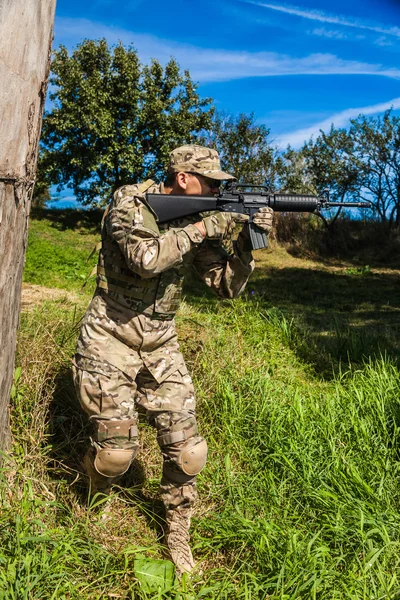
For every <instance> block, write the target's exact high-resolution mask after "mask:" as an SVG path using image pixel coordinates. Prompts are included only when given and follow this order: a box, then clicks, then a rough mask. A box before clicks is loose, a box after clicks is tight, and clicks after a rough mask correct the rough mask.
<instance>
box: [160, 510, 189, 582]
mask: <svg viewBox="0 0 400 600" xmlns="http://www.w3.org/2000/svg"><path fill="white" fill-rule="evenodd" d="M191 516H192V509H191V508H186V507H182V506H177V507H176V508H173V509H167V511H166V524H167V530H166V533H165V544H166V546H167V548H168V551H169V554H170V556H171V559H172V562H173V563H174V564H175V567H176V572H177V574H178V576H181V575H182V574H183V573H190V572H191V571H192V569H193V568H194V560H193V556H192V551H191V549H190V546H189V528H190V518H191Z"/></svg>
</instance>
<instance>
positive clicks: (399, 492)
mask: <svg viewBox="0 0 400 600" xmlns="http://www.w3.org/2000/svg"><path fill="white" fill-rule="evenodd" d="M39 225H40V227H43V230H42V231H43V232H44V233H46V232H47V230H48V229H49V228H54V223H53V224H52V223H51V221H46V222H45V223H44V222H43V220H42V221H41V222H40V223H39V224H38V223H36V222H33V228H34V229H35V232H36V233H35V235H37V236H38V237H39V238H40V236H41V235H42V234H40V232H39ZM33 228H32V229H33ZM84 231H87V229H86V228H83V230H82V231H81V232H79V231H78V232H77V231H72V230H68V229H67V230H65V231H60V230H57V235H58V240H59V244H60V247H62V246H63V243H62V239H63V236H65V239H66V242H65V246H66V247H67V246H68V245H69V246H70V247H75V250H76V251H77V252H78V251H81V250H82V252H83V246H85V244H86V242H87V241H88V239H89V237H90V236H92V235H94V234H93V233H89V234H88V233H84ZM51 234H52V232H51ZM49 235H50V234H49ZM46 239H47V240H48V238H46ZM84 240H85V241H84ZM92 241H93V240H91V242H92ZM31 250H32V249H31ZM85 251H86V247H85ZM257 260H258V264H259V271H258V273H256V274H255V275H254V277H253V279H252V282H251V283H250V285H249V287H248V294H246V295H245V296H244V297H243V298H241V299H238V300H236V301H220V300H218V299H216V298H213V297H212V296H210V295H209V294H208V293H205V292H204V288H202V287H200V286H199V284H198V283H197V282H196V281H193V280H191V282H190V293H189V291H188V292H187V297H186V301H185V302H184V303H183V305H182V308H181V311H180V313H179V316H178V320H177V323H178V328H179V333H180V339H181V347H182V350H183V352H184V354H185V357H186V360H187V364H188V366H189V368H190V370H191V372H192V373H193V376H194V380H195V385H196V390H197V396H198V404H199V410H198V412H199V422H200V428H201V431H202V433H204V435H205V436H206V437H207V440H208V442H209V447H210V458H209V461H208V463H207V466H206V468H205V469H204V471H203V473H202V474H201V476H200V477H199V487H200V501H199V504H198V505H197V507H196V514H195V518H194V520H193V527H192V545H193V548H194V554H195V557H196V560H197V562H198V564H199V567H200V568H201V569H202V573H198V574H196V575H194V577H193V578H192V580H191V581H184V582H183V583H182V584H181V585H178V584H176V585H175V586H174V590H173V591H165V592H163V591H162V590H161V589H160V590H159V591H157V590H156V588H154V590H153V591H146V587H144V586H143V584H141V583H140V576H139V572H138V569H137V565H138V564H139V563H137V562H136V563H135V559H136V560H137V559H139V558H141V557H145V558H146V559H148V561H149V564H151V561H152V560H155V559H160V558H162V556H163V555H162V548H161V544H160V539H161V533H162V532H161V525H162V511H161V509H160V504H159V501H158V496H157V486H158V479H159V475H160V458H159V453H158V449H157V445H156V442H155V439H154V432H153V430H151V429H150V428H149V427H148V426H147V425H146V424H145V423H141V425H140V430H141V437H142V440H143V448H142V451H141V453H140V454H139V456H138V461H137V462H136V463H135V465H134V469H133V473H132V474H130V475H129V476H127V477H126V478H125V481H124V482H123V485H121V488H119V489H118V490H117V491H116V494H115V496H114V497H113V499H112V503H111V507H110V513H109V515H110V518H109V520H108V521H103V520H102V514H103V506H102V505H101V503H100V504H99V503H98V505H97V506H96V505H93V506H92V507H90V506H88V504H87V495H86V482H85V480H84V477H83V475H82V473H81V469H80V458H81V457H82V455H83V453H84V450H85V447H86V444H87V436H88V434H89V433H90V429H89V426H88V423H87V420H86V418H85V417H84V416H83V415H82V413H81V411H80V410H79V407H78V404H77V400H76V397H75V395H74V390H73V386H72V381H71V370H70V357H71V355H72V353H73V349H74V345H75V340H76V335H77V331H78V329H79V320H80V317H81V316H82V314H83V312H84V309H85V304H86V303H87V301H88V300H89V298H90V294H88V293H86V295H84V296H81V297H80V298H81V300H79V302H78V305H76V304H75V303H74V302H72V301H71V300H68V299H67V300H66V299H63V300H60V301H58V302H57V301H52V302H45V303H44V304H42V305H41V306H38V307H36V308H35V309H34V310H32V311H29V312H26V313H24V314H23V315H22V319H21V330H20V336H19V350H18V365H19V366H20V367H21V369H20V370H18V371H17V372H16V383H15V386H14V389H13V394H12V402H11V417H12V421H11V422H12V428H13V434H14V446H13V455H12V457H11V459H10V460H9V461H8V462H7V463H6V465H5V467H4V469H3V471H2V484H1V486H0V489H1V494H2V501H3V511H2V513H1V516H0V599H1V598H4V599H5V598H7V599H8V598H12V599H14V598H15V599H18V600H19V599H22V598H26V599H29V600H31V599H36V598H37V599H39V598H40V599H47V598H49V599H50V598H62V599H64V598H65V599H70V598H78V597H79V598H80V599H82V600H87V599H94V598H96V599H97V598H99V599H100V598H116V597H119V598H133V599H135V600H136V599H137V600H141V599H145V598H154V599H156V598H170V599H171V600H172V599H173V598H174V599H175V598H176V599H177V598H179V599H181V600H194V599H197V598H202V599H205V600H222V599H224V600H225V599H226V600H231V599H238V600H239V599H240V600H256V599H257V600H261V599H262V600H267V599H268V600H271V599H273V600H278V599H279V600H283V599H285V600H289V599H290V600H292V599H296V598H298V599H304V600H305V599H313V598H315V599H318V600H322V599H324V600H331V599H335V600H339V599H347V598H348V599H350V598H351V599H355V598H356V599H363V600H364V599H365V600H370V599H374V600H380V599H384V598H385V599H386V598H391V599H396V598H400V575H399V573H400V571H399V567H400V564H399V563H400V558H399V557H400V514H399V509H400V462H399V458H400V456H399V443H400V405H399V397H400V380H399V371H398V362H397V359H398V352H397V343H398V342H397V340H396V339H395V338H396V335H397V330H396V327H397V314H398V312H397V311H398V306H399V304H400V303H399V300H398V291H397V287H398V277H399V273H398V271H396V270H394V269H393V270H391V271H390V272H386V271H385V270H384V269H381V270H379V269H378V268H377V267H376V266H374V265H373V264H371V263H370V267H369V269H365V268H364V269H362V270H360V271H355V272H352V271H350V272H349V269H353V268H354V269H356V268H358V267H360V265H358V266H357V264H356V263H354V264H350V263H345V264H338V263H337V262H335V263H331V264H327V263H322V262H318V261H312V262H310V261H306V260H300V259H295V258H293V257H291V256H289V255H287V254H285V252H284V251H283V250H282V249H279V248H277V249H275V253H272V254H266V253H258V254H257ZM27 267H28V272H29V259H28V265H27ZM46 270H49V271H50V273H49V275H48V280H47V281H48V282H50V281H52V279H51V278H52V277H54V281H56V280H57V281H58V282H59V283H58V285H59V286H60V287H64V288H65V289H69V290H74V289H76V288H74V287H73V285H75V283H74V284H72V283H71V281H72V280H71V279H69V278H66V277H65V275H63V274H61V273H60V272H59V271H57V267H56V265H55V264H54V263H51V264H50V263H49V266H48V267H46V266H44V267H43V271H46ZM53 270H55V271H54V273H53V274H52V273H51V272H52V271H53ZM57 278H58V279H57ZM188 290H189V288H188ZM252 291H254V292H255V293H254V294H252V293H251V292H252ZM318 291H319V292H320V295H318V294H317V293H316V292H318ZM346 298H347V300H346ZM385 299H386V304H385ZM346 302H347V305H346V304H345V303H346ZM387 302H389V304H387ZM348 306H350V307H351V309H352V310H351V311H350V310H349V308H348ZM385 307H386V309H385ZM381 309H382V311H383V314H382V315H381ZM384 322H385V323H386V327H384V328H383V329H382V327H381V325H382V324H383V323H384ZM374 324H375V325H376V324H377V325H378V327H379V331H378V330H377V328H376V327H375V325H374ZM394 333H395V334H396V335H395V334H394ZM95 504H96V503H95ZM149 589H151V586H150V588H148V590H149Z"/></svg>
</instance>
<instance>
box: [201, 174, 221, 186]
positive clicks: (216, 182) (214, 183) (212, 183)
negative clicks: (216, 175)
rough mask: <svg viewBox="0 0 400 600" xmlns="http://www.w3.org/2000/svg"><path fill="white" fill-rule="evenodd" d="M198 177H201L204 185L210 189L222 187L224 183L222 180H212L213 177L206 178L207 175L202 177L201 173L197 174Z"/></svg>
mask: <svg viewBox="0 0 400 600" xmlns="http://www.w3.org/2000/svg"><path fill="white" fill-rule="evenodd" d="M196 175H199V176H200V177H201V178H202V179H203V181H204V183H205V184H206V185H207V186H208V187H209V188H219V187H221V184H222V181H221V180H220V179H211V177H206V176H205V175H200V173H196Z"/></svg>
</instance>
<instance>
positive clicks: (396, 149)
mask: <svg viewBox="0 0 400 600" xmlns="http://www.w3.org/2000/svg"><path fill="white" fill-rule="evenodd" d="M349 137H350V139H351V142H352V151H351V155H350V160H351V161H352V162H353V164H354V166H355V168H356V169H357V170H358V172H359V191H358V195H359V198H360V199H362V200H369V201H370V202H372V204H373V206H374V209H375V211H376V213H377V214H378V215H379V217H380V219H381V220H382V221H383V222H386V223H388V225H389V227H392V226H393V225H394V226H395V227H396V228H398V227H400V118H399V117H395V116H394V115H392V111H391V110H388V111H386V112H385V114H384V116H383V117H382V118H381V117H378V118H375V117H369V118H368V117H365V116H363V115H360V116H359V117H358V118H357V119H353V120H352V121H351V127H350V131H349Z"/></svg>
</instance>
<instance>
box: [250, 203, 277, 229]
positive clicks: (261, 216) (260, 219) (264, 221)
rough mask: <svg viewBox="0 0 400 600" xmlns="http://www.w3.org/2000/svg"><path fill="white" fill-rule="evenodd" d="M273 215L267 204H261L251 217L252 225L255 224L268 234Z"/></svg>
mask: <svg viewBox="0 0 400 600" xmlns="http://www.w3.org/2000/svg"><path fill="white" fill-rule="evenodd" d="M273 217H274V211H273V210H272V208H270V207H269V206H262V207H261V208H260V209H259V211H258V212H256V214H255V215H254V217H253V223H254V225H257V227H259V228H260V229H262V230H263V231H265V233H266V234H267V235H268V233H270V231H271V230H272V221H273Z"/></svg>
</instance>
